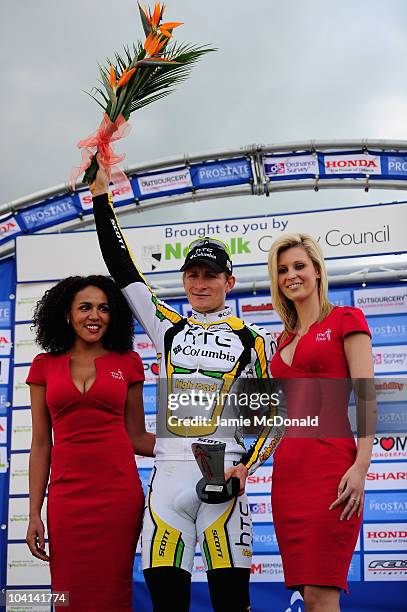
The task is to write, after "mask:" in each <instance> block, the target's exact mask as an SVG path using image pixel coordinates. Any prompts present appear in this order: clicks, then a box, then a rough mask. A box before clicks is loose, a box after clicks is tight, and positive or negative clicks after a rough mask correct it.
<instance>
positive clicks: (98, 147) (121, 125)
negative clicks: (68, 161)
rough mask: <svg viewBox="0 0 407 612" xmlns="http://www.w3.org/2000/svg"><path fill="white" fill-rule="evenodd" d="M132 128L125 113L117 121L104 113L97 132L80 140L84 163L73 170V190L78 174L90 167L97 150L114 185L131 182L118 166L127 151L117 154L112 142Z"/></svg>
mask: <svg viewBox="0 0 407 612" xmlns="http://www.w3.org/2000/svg"><path fill="white" fill-rule="evenodd" d="M130 130H131V125H130V124H129V123H128V122H127V121H126V119H125V118H124V117H123V115H119V116H118V117H117V119H116V121H111V120H110V118H109V117H108V115H106V113H105V114H104V115H103V119H102V122H101V124H100V126H99V128H98V129H97V130H96V132H94V134H91V135H90V136H88V137H87V138H84V139H83V140H80V141H79V142H78V144H77V147H78V149H81V155H82V165H81V166H79V167H76V168H74V169H73V170H72V174H71V187H72V190H73V191H75V185H76V181H77V180H78V176H79V175H80V174H83V173H84V172H85V170H87V168H89V166H90V164H91V162H92V158H93V157H94V155H95V154H96V152H97V154H98V163H99V166H100V167H102V168H103V169H104V170H105V172H106V174H107V175H108V177H109V180H110V181H111V182H112V183H114V185H116V186H117V187H123V186H124V185H128V184H129V179H128V178H127V176H126V174H125V173H124V172H123V170H121V168H119V167H118V166H117V164H119V163H120V162H122V161H123V160H124V158H125V157H126V155H125V153H123V154H122V155H116V154H115V152H114V150H113V148H112V146H111V143H112V142H115V141H116V140H120V138H125V136H127V135H128V133H129V132H130Z"/></svg>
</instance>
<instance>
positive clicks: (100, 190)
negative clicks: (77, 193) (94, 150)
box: [89, 160, 109, 198]
mask: <svg viewBox="0 0 407 612" xmlns="http://www.w3.org/2000/svg"><path fill="white" fill-rule="evenodd" d="M98 162H99V160H98ZM89 190H90V192H91V194H92V196H93V197H94V198H95V197H96V196H98V195H103V194H105V193H107V192H108V191H109V177H108V176H107V173H106V170H105V169H104V168H102V167H101V166H99V170H98V171H97V174H96V178H95V180H94V181H93V183H91V184H90V185H89Z"/></svg>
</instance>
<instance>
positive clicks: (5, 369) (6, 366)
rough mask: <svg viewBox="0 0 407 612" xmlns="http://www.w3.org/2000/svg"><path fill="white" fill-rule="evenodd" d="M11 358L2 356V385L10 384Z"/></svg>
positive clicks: (0, 363)
mask: <svg viewBox="0 0 407 612" xmlns="http://www.w3.org/2000/svg"><path fill="white" fill-rule="evenodd" d="M9 371H10V359H5V358H0V385H7V384H8V375H9Z"/></svg>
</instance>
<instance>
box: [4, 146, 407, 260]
mask: <svg viewBox="0 0 407 612" xmlns="http://www.w3.org/2000/svg"><path fill="white" fill-rule="evenodd" d="M310 179H313V180H314V181H315V187H317V186H318V185H321V186H323V184H324V183H329V181H332V180H335V181H336V182H338V180H343V186H344V187H345V186H346V183H347V181H348V182H349V179H352V180H353V181H360V184H361V186H362V187H363V186H365V187H366V186H368V185H369V181H376V182H378V183H380V185H381V186H385V185H386V183H388V184H389V185H390V183H394V182H395V181H396V182H399V181H400V182H401V184H402V182H403V181H405V180H407V156H406V153H395V152H390V151H388V152H385V151H374V150H369V151H368V150H367V149H364V150H353V151H337V152H335V151H332V152H329V153H323V152H322V151H316V150H313V151H304V152H302V153H291V154H285V155H281V154H280V155H269V154H265V153H263V152H262V151H261V150H256V153H255V154H250V153H248V154H247V155H240V156H231V157H230V158H229V159H227V158H225V159H223V160H221V161H213V160H211V161H202V162H199V163H185V164H184V165H180V166H170V165H169V166H168V167H167V168H162V169H160V170H154V171H149V172H143V173H139V174H137V173H136V174H132V175H131V176H130V181H129V184H128V185H127V186H125V187H123V188H121V189H113V191H112V195H113V199H114V200H115V203H116V206H123V205H127V204H130V203H131V202H136V203H139V202H143V201H147V200H149V199H151V198H154V199H157V198H162V199H166V200H167V201H169V200H170V199H171V196H174V195H180V194H190V195H192V194H195V193H198V194H199V193H202V194H204V193H205V192H207V195H209V193H213V190H216V191H217V193H218V192H219V191H221V192H222V191H224V194H225V195H227V193H228V192H229V194H230V195H233V194H234V193H236V189H237V190H238V192H239V193H241V194H243V193H246V194H253V193H257V194H259V193H265V194H268V192H269V187H270V186H273V184H274V187H276V183H278V182H281V181H291V183H292V184H293V182H294V183H295V182H297V183H301V181H302V182H304V181H305V182H307V183H309V182H310ZM293 188H295V186H293ZM62 191H63V190H62ZM91 208H92V200H91V195H90V193H89V191H87V190H82V191H77V192H75V193H71V192H68V191H66V192H65V193H61V194H59V195H57V196H52V197H49V198H47V199H44V200H42V201H37V202H36V203H35V204H29V205H27V207H26V208H22V209H19V211H17V212H15V213H12V214H9V213H8V214H6V215H3V216H1V217H0V244H2V243H4V242H7V241H9V240H13V239H15V238H16V237H17V236H19V235H22V234H24V235H26V234H32V233H36V232H38V231H40V230H42V229H44V228H49V227H52V226H55V225H58V224H60V223H64V222H66V221H71V220H73V219H81V218H82V217H83V216H86V215H89V214H91ZM392 214H395V212H394V211H392ZM231 231H233V230H231ZM390 235H391V227H390V224H388V222H387V218H381V219H378V225H377V227H375V228H372V229H369V230H368V231H367V235H364V234H362V236H360V237H359V236H358V235H357V234H356V235H353V232H352V230H351V226H350V231H349V232H348V231H346V232H345V234H344V235H342V234H341V232H340V230H334V231H333V232H332V233H331V234H330V235H329V236H328V237H327V240H326V242H327V246H329V245H330V244H332V245H335V246H336V245H337V246H339V245H341V244H342V245H343V247H346V246H348V241H350V242H352V244H353V245H358V244H359V245H361V244H363V242H365V241H368V242H369V241H372V244H373V243H374V244H376V245H377V246H378V247H380V249H381V250H380V252H382V248H383V247H384V246H386V244H387V245H388V243H389V241H390ZM232 237H233V236H232ZM393 246H394V248H396V245H395V244H393ZM393 252H394V251H393Z"/></svg>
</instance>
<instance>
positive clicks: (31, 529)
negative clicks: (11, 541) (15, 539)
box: [25, 516, 49, 561]
mask: <svg viewBox="0 0 407 612" xmlns="http://www.w3.org/2000/svg"><path fill="white" fill-rule="evenodd" d="M25 541H26V542H27V544H28V548H29V549H30V551H31V554H32V555H33V556H34V557H37V559H41V561H49V556H48V555H47V553H46V552H45V528H44V523H43V522H42V520H41V517H40V516H36V517H34V518H30V521H29V523H28V529H27V537H26V539H25Z"/></svg>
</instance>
